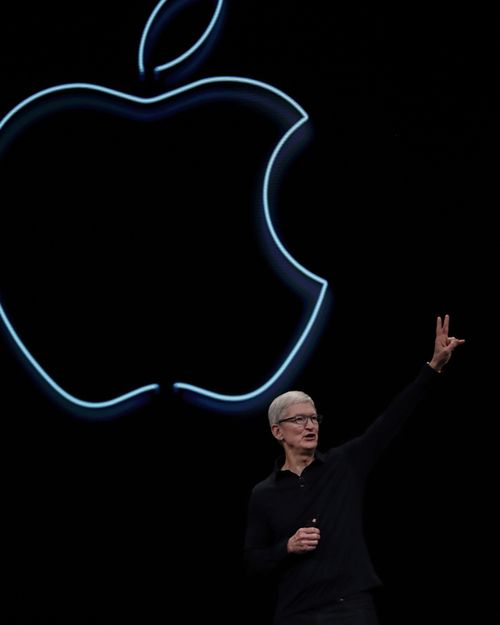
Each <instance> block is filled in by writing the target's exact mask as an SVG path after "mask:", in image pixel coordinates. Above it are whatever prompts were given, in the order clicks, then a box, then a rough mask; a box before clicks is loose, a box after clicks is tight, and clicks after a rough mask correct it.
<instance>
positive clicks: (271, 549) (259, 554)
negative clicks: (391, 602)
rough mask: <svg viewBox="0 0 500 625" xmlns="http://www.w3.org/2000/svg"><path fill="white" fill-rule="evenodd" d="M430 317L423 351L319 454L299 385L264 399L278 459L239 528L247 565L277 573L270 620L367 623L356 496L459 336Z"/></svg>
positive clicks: (371, 617) (367, 580)
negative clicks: (426, 354) (366, 422)
mask: <svg viewBox="0 0 500 625" xmlns="http://www.w3.org/2000/svg"><path fill="white" fill-rule="evenodd" d="M449 322H450V320H449V316H448V315H446V316H445V317H444V320H442V319H441V317H438V318H437V322H436V338H435V343H434V353H433V356H432V359H431V360H430V361H429V362H428V363H426V364H425V365H424V366H423V367H422V369H421V371H420V373H419V375H418V376H417V378H416V379H415V380H414V381H413V382H412V383H411V384H410V385H409V386H408V387H407V388H405V389H404V390H403V391H402V392H401V393H400V394H399V395H398V396H397V397H396V398H395V399H394V400H393V401H392V403H391V404H390V405H389V407H388V408H387V409H386V410H385V411H384V412H383V414H382V415H380V416H379V417H378V419H377V420H376V421H375V422H374V423H373V424H372V425H371V426H370V427H369V428H368V429H367V430H366V432H365V433H364V434H363V435H361V436H359V437H357V438H354V439H353V440H351V441H349V442H347V443H345V444H343V445H341V446H339V447H334V448H332V449H330V450H329V451H327V452H326V453H321V452H319V451H318V450H317V445H318V432H319V424H320V422H321V416H320V415H318V413H317V412H316V408H315V405H314V402H313V400H312V399H311V398H310V397H309V396H308V395H306V394H305V393H302V392H301V391H289V392H287V393H284V394H283V395H279V396H278V397H276V398H275V399H274V400H273V401H272V403H271V405H270V406H269V411H268V416H269V423H270V426H271V431H272V434H273V436H274V437H275V438H276V440H277V441H278V442H279V443H280V445H282V447H283V452H284V458H283V459H282V460H281V462H278V463H277V464H276V467H275V470H274V471H273V473H271V475H270V476H269V477H268V478H267V479H265V480H263V481H262V482H260V483H259V484H257V485H256V486H255V487H254V489H253V490H252V493H251V496H250V502H249V511H248V524H247V532H246V537H245V560H246V563H247V565H248V568H249V570H250V571H253V572H256V573H261V574H264V573H271V574H272V575H274V576H275V579H276V581H277V599H276V609H275V621H274V622H275V625H285V623H286V625H320V624H321V625H336V624H337V623H338V624H340V623H342V625H376V624H377V622H378V621H377V617H376V613H375V609H374V605H373V600H372V597H371V590H373V589H374V588H375V587H377V586H380V584H381V581H380V579H379V578H378V576H377V574H376V573H375V570H374V568H373V565H372V563H371V560H370V557H369V554H368V550H367V547H366V544H365V540H364V537H363V529H362V503H363V502H362V499H363V490H364V485H365V482H366V478H367V475H368V473H369V471H370V470H371V468H372V467H373V465H374V463H375V461H376V460H377V458H378V456H379V454H380V452H381V451H382V450H383V449H384V448H385V447H386V446H387V445H388V443H389V442H390V441H391V439H392V438H393V437H394V436H395V434H396V433H397V432H398V430H399V429H400V427H401V425H402V424H403V422H404V421H405V420H406V418H407V417H408V416H409V415H410V414H411V413H412V412H413V411H414V410H415V408H416V407H417V405H418V404H419V403H420V402H421V401H422V400H423V399H424V398H425V397H426V395H427V393H428V391H429V389H431V388H432V387H433V386H434V385H435V384H436V382H437V380H438V379H439V377H440V373H441V371H442V370H443V367H444V366H445V365H446V364H447V363H448V361H449V360H450V358H451V355H452V353H453V351H454V350H455V348H456V347H457V346H458V345H461V344H462V343H464V340H462V339H457V338H455V337H449V336H448V329H449Z"/></svg>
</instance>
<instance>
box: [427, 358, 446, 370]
mask: <svg viewBox="0 0 500 625" xmlns="http://www.w3.org/2000/svg"><path fill="white" fill-rule="evenodd" d="M427 364H428V365H429V367H430V368H431V369H434V371H435V372H436V373H441V371H442V370H443V364H442V363H435V362H433V361H432V360H430V361H427Z"/></svg>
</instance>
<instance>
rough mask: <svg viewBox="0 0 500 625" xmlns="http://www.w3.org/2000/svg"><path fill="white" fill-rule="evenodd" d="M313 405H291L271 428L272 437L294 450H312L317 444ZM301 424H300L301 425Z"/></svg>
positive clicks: (315, 413)
mask: <svg viewBox="0 0 500 625" xmlns="http://www.w3.org/2000/svg"><path fill="white" fill-rule="evenodd" d="M316 417H317V412H316V408H315V407H314V404H311V403H310V402H303V403H300V404H292V405H291V406H289V407H288V408H287V410H286V411H285V413H284V414H282V415H281V417H280V420H279V421H280V422H279V423H277V424H274V425H273V426H272V432H273V434H274V436H275V437H276V438H277V439H278V440H279V441H282V442H283V443H284V445H285V447H288V448H289V449H291V450H292V449H294V450H314V449H316V446H317V444H318V421H317V419H316ZM301 422H302V423H301Z"/></svg>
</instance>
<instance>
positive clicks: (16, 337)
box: [0, 0, 328, 417]
mask: <svg viewBox="0 0 500 625" xmlns="http://www.w3.org/2000/svg"><path fill="white" fill-rule="evenodd" d="M167 4H169V7H168V8H169V9H172V7H171V6H170V5H171V4H172V3H167V0H162V1H161V2H159V3H158V5H157V6H156V8H155V9H154V11H153V12H152V14H151V16H150V18H149V19H148V21H147V24H146V26H145V28H144V31H143V34H142V37H141V40H140V45H139V53H138V66H139V73H140V75H141V77H144V76H145V74H146V68H145V57H146V52H147V49H148V44H149V43H150V42H151V39H152V33H153V31H154V30H158V25H159V24H160V23H161V22H160V18H162V19H163V18H164V17H165V16H167V17H168V15H167V13H166V12H165V11H164V9H165V6H166V5H167ZM174 4H175V3H174ZM222 8H223V0H217V2H216V6H215V11H214V13H213V15H212V17H211V20H210V23H209V24H208V26H207V27H206V29H205V31H204V33H203V34H202V36H201V37H200V38H199V39H198V40H197V41H196V42H195V44H194V45H193V46H191V47H190V48H189V49H188V50H187V51H186V52H184V53H183V54H182V55H180V56H178V57H176V58H174V59H173V60H171V61H169V62H167V63H165V64H163V65H159V66H157V67H155V68H154V73H155V74H156V75H157V76H158V75H159V74H161V73H162V72H164V71H166V70H171V69H172V68H174V67H178V66H179V65H180V64H182V63H184V62H185V61H186V60H187V59H191V60H192V59H193V58H194V56H193V55H195V53H197V54H200V50H201V48H202V46H203V45H205V46H206V45H207V42H208V41H209V40H210V38H211V37H212V38H213V33H214V29H215V26H216V24H217V23H218V22H219V19H220V16H221V11H222ZM245 98H247V99H251V100H252V102H254V103H256V102H257V103H259V102H260V105H261V106H263V107H267V108H268V109H269V110H272V111H273V113H274V114H278V115H280V117H281V120H282V126H283V127H284V128H285V130H284V131H280V134H279V137H278V139H277V140H275V141H273V147H272V149H271V150H270V151H269V152H268V153H267V156H266V162H265V163H264V171H263V175H262V178H261V189H260V191H259V195H260V198H259V210H261V211H262V223H263V225H264V228H263V229H264V231H265V232H264V235H263V237H264V238H265V239H266V242H267V245H268V247H269V248H270V250H269V252H270V254H271V255H272V256H273V263H274V264H275V265H278V264H279V265H280V267H281V277H284V278H286V279H287V280H289V282H290V283H293V284H294V285H295V286H297V287H299V288H300V291H301V293H302V294H303V296H304V298H305V299H306V300H307V302H306V309H307V313H306V315H305V317H304V319H303V323H302V327H301V328H300V329H299V330H298V331H296V332H295V335H294V339H293V341H292V344H291V345H290V346H289V347H288V348H287V350H286V355H285V357H284V358H282V359H281V361H280V363H279V365H278V366H276V367H274V370H273V371H272V372H271V374H269V375H268V376H267V378H266V380H265V382H264V383H263V384H260V385H259V386H258V388H254V389H251V390H249V391H248V392H244V393H238V394H228V393H222V392H219V391H218V390H217V389H212V388H206V387H204V386H201V385H197V384H194V383H192V382H191V381H189V380H188V381H183V380H181V381H179V380H178V381H175V382H174V383H173V389H174V391H177V392H182V393H183V395H184V396H185V397H186V399H188V400H189V401H197V402H201V403H203V404H205V405H209V406H212V407H215V409H217V410H221V411H222V410H227V409H230V410H232V411H235V410H238V409H246V408H248V407H249V406H250V405H255V404H256V403H260V402H264V401H267V399H268V397H269V395H270V393H274V392H275V390H276V388H277V385H278V384H282V383H283V382H284V380H285V378H286V374H287V373H289V372H290V371H291V370H292V368H294V367H296V366H297V364H298V362H299V361H300V359H301V357H302V356H303V355H304V353H305V351H306V348H307V347H309V346H310V345H311V343H312V340H313V338H314V337H315V336H317V333H318V328H319V324H320V319H321V318H322V317H323V316H324V315H323V312H324V309H325V301H326V295H327V292H328V283H327V281H326V280H325V279H324V278H321V277H320V276H318V275H316V274H314V273H313V272H311V271H309V270H308V269H306V268H305V267H304V266H303V265H302V264H300V263H299V262H298V261H297V260H296V259H295V258H294V257H293V256H292V255H291V254H290V252H289V251H288V250H287V249H286V248H285V246H284V245H283V243H282V241H281V240H280V238H279V237H278V234H277V231H276V228H275V226H274V225H273V220H272V216H271V208H270V195H271V185H272V182H273V180H275V178H276V171H277V169H278V167H277V165H278V163H279V162H281V163H282V162H283V158H284V155H285V154H286V152H287V150H288V149H289V148H290V146H291V145H292V143H293V141H292V138H293V140H296V139H297V137H298V131H299V129H303V128H304V125H305V124H306V122H307V121H308V115H307V113H306V112H305V111H304V109H303V108H302V107H301V106H300V105H299V104H298V103H297V102H296V101H294V100H293V99H292V98H291V97H290V96H289V95H287V94H286V93H284V92H283V91H281V90H280V89H278V88H276V87H274V86H272V85H269V84H266V83H264V82H261V81H259V80H255V79H252V78H246V77H241V76H224V75H221V76H212V77H208V78H202V79H200V80H196V81H194V82H191V83H189V84H185V85H183V86H180V87H176V88H172V89H170V90H167V91H165V92H163V93H160V94H158V95H154V96H151V97H140V96H136V95H133V94H129V93H124V92H122V91H118V90H116V89H111V88H108V87H104V86H101V85H97V84H90V83H67V84H60V85H56V86H52V87H49V88H47V89H43V90H41V91H39V92H37V93H34V94H33V95H31V96H29V97H27V98H26V99H24V100H23V101H21V102H20V103H19V104H17V105H16V106H15V107H14V108H13V109H12V110H10V112H8V113H7V115H5V116H4V117H3V119H1V120H0V159H1V160H0V170H1V169H3V168H4V161H5V159H4V156H5V154H8V153H9V150H10V149H11V147H12V146H13V145H15V144H16V142H17V143H19V141H20V139H19V137H21V136H22V133H23V132H24V131H25V130H26V128H27V127H29V126H30V125H32V124H33V123H34V122H36V123H37V124H39V125H42V126H43V125H46V123H48V122H49V121H50V119H53V118H54V116H55V115H59V116H60V115H61V114H62V113H65V112H67V111H68V110H87V111H88V110H92V111H97V112H104V113H106V114H109V115H114V116H121V117H122V118H123V117H125V118H128V119H132V120H134V121H138V122H140V123H142V122H144V123H146V122H149V121H151V120H154V119H163V118H167V117H168V118H170V119H172V118H173V117H174V115H175V114H177V113H178V112H179V111H181V110H186V109H187V108H191V109H192V108H196V107H200V106H202V105H203V103H206V102H210V101H212V102H213V101H222V100H223V101H224V102H226V103H229V104H231V103H232V102H237V101H241V100H242V99H245ZM229 289H230V285H229ZM1 290H2V284H0V294H1ZM14 319H15V314H12V313H11V312H10V310H9V307H8V306H7V305H6V301H5V299H3V295H2V300H1V301H0V320H1V325H2V326H3V328H4V330H5V331H6V333H7V336H8V339H9V342H10V343H11V344H12V345H13V347H14V349H15V351H16V353H17V354H19V355H20V356H21V357H22V359H23V360H24V361H25V362H26V363H27V364H28V366H29V368H30V370H31V371H32V372H33V373H34V375H35V378H36V379H37V381H38V382H41V383H42V385H43V386H44V387H45V388H46V389H47V390H49V391H50V392H51V393H52V394H55V396H56V397H57V399H58V400H61V401H63V403H64V405H65V406H66V408H67V409H69V410H71V411H73V412H76V413H79V414H83V415H84V416H90V417H106V416H108V415H111V414H112V415H116V414H120V413H122V412H124V411H129V410H130V408H131V407H134V406H136V404H137V401H138V400H141V399H144V398H147V397H149V396H150V395H151V394H152V393H157V392H158V391H159V389H160V384H159V383H158V382H152V383H148V384H142V385H141V386H139V387H136V388H133V389H132V390H129V391H128V392H126V393H119V394H114V396H111V397H109V398H108V399H106V400H104V401H91V400H89V399H83V398H82V397H78V396H76V395H75V394H73V393H70V392H68V390H67V389H66V388H63V386H64V385H62V384H60V383H59V382H58V380H57V379H56V377H57V376H53V375H51V373H50V365H49V366H47V364H46V363H45V361H44V360H43V358H40V356H38V355H35V352H34V351H33V349H30V345H31V343H30V338H28V339H27V338H26V337H25V336H24V335H23V332H20V331H19V329H18V327H17V325H16V323H15V321H14ZM111 394H112V393H111Z"/></svg>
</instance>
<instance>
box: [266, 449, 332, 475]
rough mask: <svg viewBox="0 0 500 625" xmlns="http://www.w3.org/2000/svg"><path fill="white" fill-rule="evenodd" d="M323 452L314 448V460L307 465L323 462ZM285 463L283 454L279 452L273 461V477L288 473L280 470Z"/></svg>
mask: <svg viewBox="0 0 500 625" xmlns="http://www.w3.org/2000/svg"><path fill="white" fill-rule="evenodd" d="M325 458H326V456H325V454H324V453H323V452H322V451H318V450H317V449H316V451H315V452H314V460H313V461H312V462H311V464H310V465H309V466H312V465H313V464H325ZM284 464H285V454H284V453H281V454H280V455H279V456H278V457H277V458H276V460H275V461H274V471H273V472H274V477H275V478H278V479H279V478H281V477H282V476H284V475H287V474H288V471H282V470H281V467H282V466H283V465H284Z"/></svg>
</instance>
